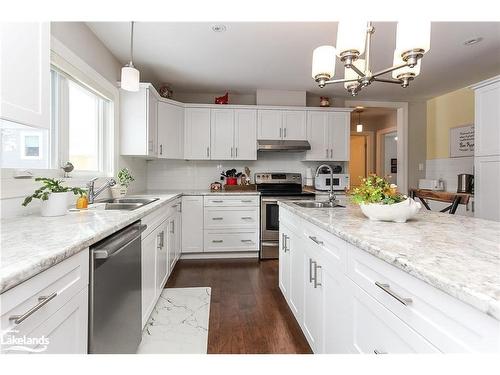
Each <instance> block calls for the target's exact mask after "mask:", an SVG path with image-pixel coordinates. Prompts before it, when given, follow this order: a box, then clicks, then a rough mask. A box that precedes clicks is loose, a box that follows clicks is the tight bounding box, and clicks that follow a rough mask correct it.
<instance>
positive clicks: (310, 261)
mask: <svg viewBox="0 0 500 375" xmlns="http://www.w3.org/2000/svg"><path fill="white" fill-rule="evenodd" d="M313 262H314V261H313V260H312V259H311V258H309V282H310V283H312V282H313V272H312V266H313Z"/></svg>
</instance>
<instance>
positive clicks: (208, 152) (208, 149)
mask: <svg viewBox="0 0 500 375" xmlns="http://www.w3.org/2000/svg"><path fill="white" fill-rule="evenodd" d="M209 157H210V147H207V158H209Z"/></svg>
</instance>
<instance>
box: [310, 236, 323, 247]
mask: <svg viewBox="0 0 500 375" xmlns="http://www.w3.org/2000/svg"><path fill="white" fill-rule="evenodd" d="M309 238H310V239H311V240H313V241H314V242H315V243H316V245H324V243H323V241H320V240H318V239H317V238H316V237H315V236H309Z"/></svg>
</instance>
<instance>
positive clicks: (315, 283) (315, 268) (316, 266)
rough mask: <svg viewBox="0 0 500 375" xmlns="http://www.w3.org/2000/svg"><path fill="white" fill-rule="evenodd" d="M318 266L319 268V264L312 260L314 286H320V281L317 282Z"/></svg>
mask: <svg viewBox="0 0 500 375" xmlns="http://www.w3.org/2000/svg"><path fill="white" fill-rule="evenodd" d="M318 268H321V266H318V265H317V263H316V262H314V288H317V287H318V286H321V283H318Z"/></svg>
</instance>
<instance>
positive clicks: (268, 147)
mask: <svg viewBox="0 0 500 375" xmlns="http://www.w3.org/2000/svg"><path fill="white" fill-rule="evenodd" d="M310 149H311V145H310V144H309V142H308V141H288V140H284V141H283V140H273V139H260V140H258V141H257V151H293V152H300V151H307V150H310Z"/></svg>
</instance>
